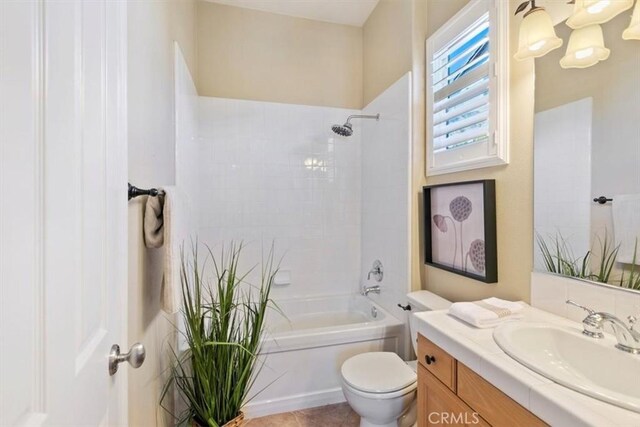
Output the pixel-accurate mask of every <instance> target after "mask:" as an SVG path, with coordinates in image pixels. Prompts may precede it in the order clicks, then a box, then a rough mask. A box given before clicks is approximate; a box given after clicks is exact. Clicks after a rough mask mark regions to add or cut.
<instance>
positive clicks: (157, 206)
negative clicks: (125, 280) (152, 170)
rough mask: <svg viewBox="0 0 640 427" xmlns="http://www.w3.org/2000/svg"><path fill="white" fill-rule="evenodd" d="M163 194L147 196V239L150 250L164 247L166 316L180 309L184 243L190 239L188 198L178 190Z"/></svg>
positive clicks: (145, 232)
mask: <svg viewBox="0 0 640 427" xmlns="http://www.w3.org/2000/svg"><path fill="white" fill-rule="evenodd" d="M163 190H164V195H159V196H157V197H148V198H147V205H146V208H145V212H144V239H145V245H146V246H147V247H148V248H159V247H162V246H164V274H163V278H162V293H161V306H162V309H163V310H164V311H166V312H167V313H175V312H177V311H178V309H179V308H180V302H181V290H182V285H181V282H180V280H181V279H180V267H181V263H182V260H181V249H182V244H183V242H184V241H186V239H187V238H188V237H189V224H188V218H187V216H188V215H187V209H186V197H185V195H184V194H183V193H182V192H181V191H180V190H179V189H178V188H177V187H164V188H163Z"/></svg>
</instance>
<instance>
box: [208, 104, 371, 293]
mask: <svg viewBox="0 0 640 427" xmlns="http://www.w3.org/2000/svg"><path fill="white" fill-rule="evenodd" d="M356 113H358V112H357V111H352V110H345V109H338V108H326V107H312V106H303V105H288V104H276V103H268V102H257V101H246V100H235V99H221V98H205V97H200V99H199V135H200V152H199V162H198V169H199V174H200V194H201V198H200V207H199V208H200V209H199V218H198V223H199V233H198V237H199V239H200V241H202V242H204V243H207V244H208V245H210V246H213V247H214V250H216V249H215V247H218V246H220V245H221V244H222V243H225V242H229V241H231V240H234V241H240V240H242V241H244V242H245V243H246V244H247V246H246V248H245V251H244V255H243V259H244V263H245V267H250V266H252V265H254V264H256V263H259V262H260V259H261V256H262V250H263V248H264V249H265V251H266V250H268V249H269V247H270V245H271V243H272V242H273V243H274V244H275V248H276V252H277V253H278V254H284V258H283V261H282V264H281V268H282V269H283V270H290V271H291V281H292V284H291V285H290V286H286V287H282V288H275V289H274V297H275V298H276V299H277V298H283V297H287V298H288V297H296V296H311V295H328V294H339V293H350V292H353V291H354V290H355V289H356V288H357V286H358V281H359V277H360V272H359V269H360V233H361V229H360V226H361V223H360V217H361V205H360V203H361V185H360V184H361V182H360V180H361V169H360V165H361V159H360V156H361V151H360V150H361V147H360V137H361V134H362V131H361V129H360V128H359V126H360V125H361V124H360V123H358V124H356V125H355V126H354V128H355V130H356V132H355V133H354V135H353V136H352V137H350V138H343V137H339V136H337V135H335V134H333V133H332V132H331V129H330V128H331V125H332V124H334V123H343V122H344V121H345V120H346V118H347V117H348V116H349V115H350V114H356ZM257 276H258V275H257V274H254V275H253V279H254V280H256V279H257Z"/></svg>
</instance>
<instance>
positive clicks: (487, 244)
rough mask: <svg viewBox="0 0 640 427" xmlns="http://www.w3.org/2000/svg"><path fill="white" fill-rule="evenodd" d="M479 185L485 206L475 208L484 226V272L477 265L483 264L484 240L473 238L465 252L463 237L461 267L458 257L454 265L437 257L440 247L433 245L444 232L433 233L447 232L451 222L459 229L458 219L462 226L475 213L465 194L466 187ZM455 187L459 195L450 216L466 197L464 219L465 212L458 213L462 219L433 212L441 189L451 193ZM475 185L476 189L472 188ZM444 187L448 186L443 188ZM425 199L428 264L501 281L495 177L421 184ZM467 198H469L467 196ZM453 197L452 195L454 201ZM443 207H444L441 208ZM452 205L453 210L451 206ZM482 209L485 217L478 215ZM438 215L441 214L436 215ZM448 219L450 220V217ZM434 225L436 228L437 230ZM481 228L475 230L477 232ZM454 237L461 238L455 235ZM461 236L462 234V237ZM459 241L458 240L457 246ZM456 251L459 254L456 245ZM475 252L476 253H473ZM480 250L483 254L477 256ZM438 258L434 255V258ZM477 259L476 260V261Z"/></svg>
mask: <svg viewBox="0 0 640 427" xmlns="http://www.w3.org/2000/svg"><path fill="white" fill-rule="evenodd" d="M478 185H481V186H482V196H481V197H482V209H481V210H478V209H476V210H475V215H476V222H479V223H480V224H482V227H483V229H482V230H481V232H482V233H481V234H482V240H484V274H482V271H480V270H477V269H476V266H478V267H481V266H482V262H481V261H478V260H479V259H480V260H481V255H482V252H481V249H482V243H481V242H478V240H481V239H476V240H474V241H473V242H472V243H471V244H470V247H469V250H468V252H467V253H466V255H463V254H464V248H463V246H464V243H465V242H464V241H462V242H461V243H460V247H461V251H462V253H461V261H460V263H461V266H460V268H457V267H456V264H455V258H454V261H453V265H451V264H446V263H444V262H442V260H441V259H439V258H438V256H439V255H438V251H436V250H435V249H434V244H437V243H439V242H438V237H442V236H441V235H436V236H434V232H437V233H442V235H444V233H446V232H448V231H449V230H450V229H449V227H450V226H453V229H454V231H455V232H456V233H457V229H456V222H458V224H459V226H460V227H462V223H463V222H464V221H465V220H466V219H468V218H469V217H470V216H471V215H474V210H473V209H472V204H471V202H470V200H469V199H468V198H466V197H465V196H464V194H465V190H466V191H467V192H469V191H475V192H478V188H477V187H478ZM456 187H459V190H460V191H459V193H460V196H459V197H458V196H457V197H455V198H454V199H455V200H456V201H457V202H458V204H457V205H453V204H450V205H449V213H450V215H451V216H455V215H454V211H456V212H455V213H458V214H459V213H460V210H459V209H456V207H459V202H460V201H463V202H466V203H463V208H466V209H467V211H468V213H467V211H464V212H462V216H464V215H465V214H466V215H467V216H466V217H464V219H462V216H460V215H458V217H457V219H461V221H457V220H456V219H454V218H452V217H451V216H444V215H442V213H444V212H434V210H437V208H436V207H434V206H433V205H432V201H433V200H434V199H436V197H437V196H438V193H437V192H439V191H441V192H442V193H443V194H441V196H443V195H444V194H450V193H451V191H452V190H453V191H456ZM472 187H473V189H472ZM442 189H446V190H445V191H443V190H442ZM422 194H423V201H424V217H423V219H424V224H423V226H424V240H425V264H427V265H430V266H433V267H437V268H440V269H443V270H446V271H449V272H451V273H455V274H459V275H461V276H464V277H468V278H471V279H475V280H479V281H481V282H484V283H496V282H497V281H498V243H497V236H496V182H495V180H494V179H484V180H476V181H463V182H452V183H447V184H439V185H428V186H425V187H423V188H422ZM441 199H442V200H446V199H447V197H446V196H443V197H441ZM464 199H466V201H465V200H464ZM453 201H454V200H453V199H452V202H453ZM440 209H441V210H442V208H440ZM452 209H453V210H452ZM479 212H482V216H483V217H482V218H477V214H478V213H479ZM436 217H438V218H436ZM447 219H449V220H450V221H447ZM434 227H435V228H436V231H434ZM477 233H478V231H477V230H476V234H477ZM460 235H462V228H461V229H460ZM454 239H458V236H457V234H456V237H454ZM461 239H462V238H461ZM457 244H458V241H456V247H457ZM455 251H456V253H455V255H454V257H455V256H457V253H458V252H457V249H456V250H455ZM472 252H473V254H472ZM477 254H480V256H478V255H477ZM434 258H435V259H434ZM468 258H471V259H472V261H471V264H472V268H467V266H468ZM474 261H475V262H474Z"/></svg>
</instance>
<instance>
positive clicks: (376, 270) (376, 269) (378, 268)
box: [367, 259, 384, 282]
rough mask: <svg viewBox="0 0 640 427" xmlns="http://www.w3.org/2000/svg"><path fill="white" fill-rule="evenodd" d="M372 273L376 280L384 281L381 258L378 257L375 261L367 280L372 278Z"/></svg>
mask: <svg viewBox="0 0 640 427" xmlns="http://www.w3.org/2000/svg"><path fill="white" fill-rule="evenodd" d="M371 275H373V278H374V279H375V280H376V282H381V281H382V277H383V276H384V270H383V268H382V263H381V262H380V260H378V259H377V260H375V261H374V262H373V266H371V270H369V273H368V274H367V280H371Z"/></svg>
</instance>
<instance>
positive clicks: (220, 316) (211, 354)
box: [161, 243, 277, 427]
mask: <svg viewBox="0 0 640 427" xmlns="http://www.w3.org/2000/svg"><path fill="white" fill-rule="evenodd" d="M241 251H242V244H240V245H235V244H233V243H232V244H231V245H230V247H229V248H228V249H227V250H225V249H224V248H223V249H222V250H221V254H220V257H219V258H218V259H216V257H215V256H213V254H212V252H211V250H210V249H209V248H207V256H206V259H205V262H204V264H203V267H204V265H206V263H207V262H209V261H211V262H212V264H213V272H214V276H215V277H214V278H213V283H211V281H207V280H206V279H204V278H203V276H204V273H203V271H204V268H202V269H201V268H200V266H199V263H198V253H197V252H198V251H197V248H196V249H194V250H193V259H192V260H191V261H190V262H187V261H186V260H185V257H184V254H183V256H182V267H181V284H182V305H183V307H182V310H181V313H180V315H181V317H182V323H183V325H184V326H183V329H184V330H183V331H180V334H182V335H183V337H184V340H185V342H186V347H187V349H186V350H185V351H183V352H181V353H180V354H178V352H176V351H175V350H173V349H172V353H173V359H174V360H173V364H172V367H171V372H170V376H169V380H168V381H167V384H166V385H165V387H164V389H163V392H162V397H161V402H162V403H164V401H165V399H166V398H167V397H168V396H170V395H171V393H169V390H170V389H171V386H172V385H173V386H174V387H175V389H176V391H177V393H178V395H179V398H180V399H181V400H182V401H183V403H184V404H186V409H185V410H184V411H183V412H181V413H179V414H177V415H174V416H175V417H176V419H177V423H178V424H188V423H192V424H193V425H194V426H202V427H219V426H227V427H231V426H239V425H240V424H241V422H242V420H243V418H244V415H243V413H242V412H241V408H242V406H243V405H244V404H246V403H247V401H248V400H249V399H248V392H249V390H250V388H251V385H252V384H253V382H254V380H255V377H256V375H257V373H258V371H259V368H260V367H261V364H260V363H259V362H258V361H257V358H258V355H259V353H260V345H261V340H262V334H263V330H264V326H265V317H266V313H267V309H268V308H269V307H270V306H271V303H272V301H271V299H270V297H269V293H270V291H271V285H272V283H273V278H274V276H275V274H276V272H277V267H276V266H275V265H274V259H273V248H272V250H271V251H270V253H269V255H268V256H267V258H266V260H263V263H262V278H261V284H260V286H259V287H256V286H252V285H249V284H248V283H246V282H245V279H246V277H247V275H248V274H249V272H247V273H244V274H240V273H239V272H238V262H239V259H240V253H241ZM163 407H165V406H164V405H163ZM165 409H166V407H165Z"/></svg>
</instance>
